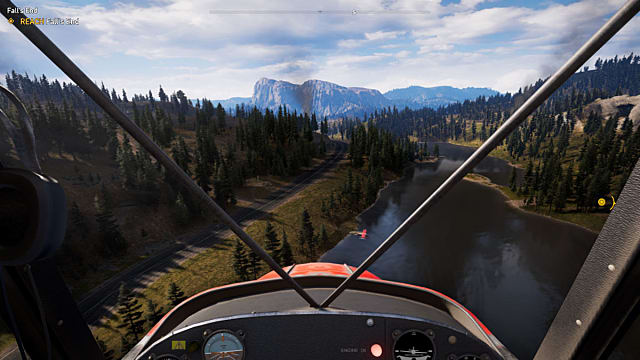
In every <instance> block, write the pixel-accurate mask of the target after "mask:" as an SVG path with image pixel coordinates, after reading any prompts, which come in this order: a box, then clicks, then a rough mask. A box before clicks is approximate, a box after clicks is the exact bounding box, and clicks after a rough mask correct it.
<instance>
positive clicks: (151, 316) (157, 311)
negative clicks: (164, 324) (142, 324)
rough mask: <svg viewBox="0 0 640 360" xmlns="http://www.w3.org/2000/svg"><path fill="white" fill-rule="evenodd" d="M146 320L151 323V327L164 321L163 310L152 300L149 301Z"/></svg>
mask: <svg viewBox="0 0 640 360" xmlns="http://www.w3.org/2000/svg"><path fill="white" fill-rule="evenodd" d="M145 312H146V314H145V315H144V318H145V320H146V321H148V322H149V325H150V326H154V325H155V324H157V323H158V322H159V321H160V320H161V319H162V316H163V315H162V313H163V309H162V307H159V306H158V305H156V304H155V303H154V302H153V301H151V299H147V308H146V311H145Z"/></svg>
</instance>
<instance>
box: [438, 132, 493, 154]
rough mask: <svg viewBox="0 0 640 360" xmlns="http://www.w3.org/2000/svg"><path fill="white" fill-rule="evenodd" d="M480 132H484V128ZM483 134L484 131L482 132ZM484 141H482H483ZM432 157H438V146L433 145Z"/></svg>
mask: <svg viewBox="0 0 640 360" xmlns="http://www.w3.org/2000/svg"><path fill="white" fill-rule="evenodd" d="M482 130H484V127H482ZM483 132H484V131H483ZM483 140H484V139H483ZM433 156H435V157H437V158H438V157H440V146H439V145H438V144H435V145H434V146H433Z"/></svg>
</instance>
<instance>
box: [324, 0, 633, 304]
mask: <svg viewBox="0 0 640 360" xmlns="http://www.w3.org/2000/svg"><path fill="white" fill-rule="evenodd" d="M639 10H640V0H629V1H628V2H627V3H625V4H624V5H623V6H622V7H621V8H620V9H619V10H618V11H617V12H616V14H615V15H614V16H613V17H611V19H609V21H607V22H606V23H605V24H604V25H603V26H602V27H601V28H600V29H599V30H598V31H597V32H596V33H595V34H594V35H593V36H592V37H591V38H590V39H589V40H588V41H587V42H586V43H585V44H584V45H582V47H581V48H580V49H579V50H578V51H577V52H576V53H575V54H574V55H573V56H572V57H571V58H570V59H569V60H568V61H567V62H566V63H565V64H564V65H563V66H562V67H561V68H560V69H558V70H557V71H556V72H555V73H554V74H553V75H552V76H551V77H550V78H549V79H547V81H545V83H544V84H543V85H542V86H541V87H540V88H539V89H538V90H537V91H536V92H535V93H534V94H533V95H532V96H531V97H530V98H529V99H527V101H526V102H525V103H524V104H522V106H520V107H519V108H518V110H516V112H514V113H513V115H511V116H510V117H509V119H508V120H507V121H505V123H504V124H502V126H500V127H499V128H498V130H496V132H495V133H494V134H493V135H491V137H489V139H487V140H486V141H485V142H484V143H483V144H482V145H481V146H480V147H479V148H478V149H476V151H474V152H473V154H471V156H469V158H468V159H467V160H466V161H465V162H464V163H462V164H461V165H460V166H459V167H458V168H457V169H456V170H455V171H454V172H453V174H451V176H449V177H448V178H447V179H446V180H445V181H444V182H443V183H442V184H441V185H440V186H439V187H438V188H437V189H436V190H435V191H434V192H433V193H431V195H430V196H429V197H428V198H427V200H425V201H424V202H423V203H422V204H421V205H420V206H419V207H418V208H417V209H416V210H415V211H414V212H413V213H412V214H411V215H409V217H408V218H407V219H406V220H405V221H404V222H403V223H402V224H400V226H398V227H397V228H396V229H395V230H394V231H393V233H391V235H389V237H387V239H386V240H385V241H383V242H382V244H380V246H378V248H377V249H376V250H375V251H374V252H373V253H371V255H369V257H367V258H366V259H365V260H364V261H363V262H362V264H360V266H358V268H357V269H356V270H355V271H354V272H353V274H351V275H350V276H349V277H348V278H347V279H345V280H344V281H343V282H342V284H340V285H339V286H338V287H337V288H336V289H335V290H334V291H333V292H332V293H331V294H329V296H327V298H326V299H325V300H324V301H323V302H322V303H321V304H320V307H321V308H324V307H328V306H329V305H331V303H332V302H333V301H334V300H335V299H336V298H337V297H338V296H340V294H341V293H342V292H343V291H344V290H345V289H347V288H348V287H349V285H350V284H351V283H352V282H353V281H355V280H356V279H357V278H358V276H360V275H361V274H362V273H363V272H364V271H365V270H367V268H368V267H369V266H371V264H373V263H374V262H375V261H376V260H377V259H378V258H379V257H380V256H382V254H384V253H385V252H386V251H387V250H388V249H389V248H390V247H391V246H392V245H393V244H395V242H396V241H398V240H399V239H400V238H401V237H402V235H404V234H405V233H406V232H407V231H408V230H409V228H411V226H412V225H413V224H415V223H416V222H417V221H418V220H420V219H421V218H422V216H424V215H425V214H426V213H427V212H428V211H429V209H431V208H432V207H433V205H435V204H436V203H438V201H439V200H440V199H441V198H442V197H443V196H444V195H446V194H447V193H448V192H449V191H450V190H451V189H452V188H453V187H454V186H455V185H456V184H457V183H458V182H460V180H462V178H464V176H465V175H467V174H468V173H469V172H470V171H472V170H473V168H474V167H475V166H476V165H478V163H480V161H482V160H483V159H484V158H485V157H487V156H488V155H489V153H490V152H491V151H492V150H493V149H495V148H496V147H498V146H499V145H500V144H501V143H502V142H503V141H504V140H505V139H506V138H507V136H509V134H511V132H512V131H513V130H515V129H516V128H517V127H518V126H519V125H520V124H521V123H522V122H523V121H524V120H525V119H526V118H527V117H528V116H529V115H530V114H531V113H532V112H533V111H534V110H535V109H536V108H537V107H538V106H540V104H542V103H543V102H544V101H545V100H547V98H549V97H550V96H551V94H553V92H554V91H555V90H556V89H558V88H559V87H560V86H561V85H562V84H564V82H565V81H567V80H568V79H569V78H570V77H571V75H573V74H574V73H575V72H576V71H577V70H578V69H579V68H580V67H581V66H582V65H584V63H585V62H587V60H589V58H591V56H593V55H594V54H595V53H596V52H597V51H598V50H599V49H600V48H601V47H602V46H603V45H604V44H606V43H607V41H609V39H611V37H613V35H615V34H616V33H617V32H618V31H619V30H620V29H621V28H622V27H623V26H624V25H625V24H626V23H627V22H629V20H631V19H632V18H633V17H634V16H635V15H636V14H637V13H638V11H639Z"/></svg>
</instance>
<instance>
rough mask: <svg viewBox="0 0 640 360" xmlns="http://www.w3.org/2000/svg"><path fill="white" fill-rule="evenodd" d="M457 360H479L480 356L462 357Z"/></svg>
mask: <svg viewBox="0 0 640 360" xmlns="http://www.w3.org/2000/svg"><path fill="white" fill-rule="evenodd" d="M458 360H481V358H480V356H476V355H462V356H460V357H459V358H458Z"/></svg>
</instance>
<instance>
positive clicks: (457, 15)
mask: <svg viewBox="0 0 640 360" xmlns="http://www.w3.org/2000/svg"><path fill="white" fill-rule="evenodd" d="M5 2H6V3H8V4H9V5H7V6H5V7H6V8H3V9H1V10H2V13H3V15H5V17H6V18H7V20H8V21H5V20H4V19H3V20H2V21H0V33H1V34H2V35H1V36H2V40H0V73H2V74H5V75H4V76H3V77H2V78H1V79H0V86H2V89H3V90H2V94H0V163H1V165H2V167H4V168H25V169H28V170H31V171H35V172H37V173H42V174H46V175H48V176H50V177H51V178H54V179H56V180H57V181H58V182H59V184H60V185H61V186H62V188H63V189H64V192H65V195H66V199H67V209H66V211H67V223H66V234H65V237H64V242H63V243H62V246H61V247H60V248H59V249H58V250H57V252H56V253H55V256H54V259H55V263H56V265H57V267H58V269H59V271H60V272H61V274H62V276H63V278H64V281H65V283H66V285H67V287H68V288H69V290H70V291H71V294H72V296H73V298H74V299H75V301H76V302H77V304H78V307H79V309H80V311H81V312H82V314H83V316H84V318H85V320H86V322H87V323H88V325H89V326H90V328H91V331H92V333H93V335H94V337H95V339H97V341H98V344H99V345H100V347H101V349H102V351H103V353H104V354H105V358H112V359H115V358H118V359H119V358H121V357H122V356H124V355H125V354H126V353H127V352H128V351H129V350H131V349H132V348H133V347H134V346H135V345H136V344H137V343H138V341H140V340H141V339H142V337H143V336H144V335H145V334H147V332H148V331H149V330H150V329H151V328H152V327H153V326H154V325H155V324H156V323H158V321H159V320H160V319H161V318H162V317H163V316H164V315H165V314H166V313H167V312H169V311H170V310H171V309H172V308H174V307H175V306H176V305H178V304H180V303H181V302H183V301H184V300H185V299H187V298H189V297H190V296H193V295H195V294H198V293H200V292H202V291H204V290H207V289H210V288H215V287H220V286H224V285H228V284H232V283H238V282H242V281H251V280H256V279H259V278H260V277H262V276H263V275H265V274H267V273H269V272H270V271H272V270H274V269H275V271H277V272H278V275H279V276H281V277H282V278H284V279H287V280H290V281H291V282H290V286H291V287H292V288H293V289H296V291H298V293H299V294H300V295H301V296H303V297H304V298H305V299H306V302H307V303H308V304H309V305H310V306H311V307H325V306H329V305H330V304H331V302H332V300H333V299H335V298H331V295H329V294H327V295H328V296H329V297H328V298H326V297H325V302H322V301H317V302H316V300H314V299H313V298H311V297H310V296H309V295H308V294H307V293H306V292H305V290H304V289H302V287H300V286H299V285H298V283H297V282H296V280H295V279H294V278H293V277H289V273H288V271H292V270H293V267H292V268H290V269H289V270H288V271H285V270H282V268H283V267H286V266H291V265H294V264H303V263H313V262H326V263H335V264H340V265H342V264H346V265H347V266H346V268H347V269H348V271H349V272H350V273H353V271H358V270H360V269H358V270H356V269H357V268H358V266H360V265H361V264H362V263H363V262H365V263H366V261H369V260H371V261H370V263H368V264H367V268H366V269H365V268H363V269H362V271H364V270H368V271H370V272H371V273H372V274H375V276H377V277H379V278H381V279H384V280H388V281H393V282H399V283H406V284H411V285H418V286H422V287H427V288H430V289H433V290H435V291H437V292H439V293H442V294H444V295H446V296H448V297H450V298H452V299H454V300H455V301H457V302H458V303H460V304H462V305H463V306H464V307H466V308H467V309H469V310H470V311H472V312H473V314H475V316H477V318H478V319H480V320H481V321H482V323H484V324H485V325H486V326H487V327H488V328H489V329H491V333H492V334H493V335H494V336H495V337H496V338H497V339H499V340H500V342H501V343H502V344H504V346H505V347H506V348H508V349H509V351H510V352H511V353H513V354H514V355H515V356H516V357H518V358H521V359H531V358H533V357H534V355H535V354H536V351H537V350H538V347H539V346H540V344H541V342H542V340H543V338H544V336H545V334H546V333H547V330H548V329H549V327H550V325H551V323H552V321H553V320H554V318H555V316H556V313H557V312H558V310H559V308H560V306H561V305H562V303H563V301H564V299H565V296H566V295H567V293H568V292H569V289H570V287H571V285H572V283H573V281H574V279H575V278H576V275H577V274H578V272H579V271H580V269H581V267H582V265H583V263H584V261H585V259H586V258H587V255H588V254H589V251H590V250H591V247H592V245H593V244H594V241H595V240H596V238H597V237H598V234H599V233H600V231H601V230H602V228H603V226H604V224H605V222H606V221H607V218H608V216H609V214H610V213H611V212H612V211H613V210H614V209H615V207H616V205H617V204H618V202H619V199H620V196H621V193H622V192H623V189H624V186H625V184H626V183H627V180H628V178H629V177H630V176H631V174H632V172H633V170H634V168H635V166H636V164H637V163H638V160H639V159H640V56H638V55H636V53H640V49H639V46H640V42H639V41H638V39H639V38H638V37H637V36H634V34H637V29H638V26H640V22H639V21H640V20H638V18H634V19H631V20H630V21H629V23H628V25H627V26H626V27H624V28H623V29H622V30H621V31H620V32H619V33H618V34H617V35H615V36H613V38H612V39H611V40H610V41H609V42H608V43H607V44H606V45H604V47H602V48H600V49H599V50H598V51H597V52H596V53H595V55H593V56H588V57H587V58H585V59H581V60H586V63H585V64H584V65H580V67H579V69H573V71H572V72H570V73H569V74H568V75H567V78H568V79H567V80H566V82H564V83H562V82H561V81H559V83H558V86H559V87H558V88H557V90H555V88H554V89H552V90H550V91H552V94H551V92H549V94H548V95H549V96H548V98H546V97H545V98H546V99H541V100H540V103H539V106H538V104H535V105H532V107H531V110H532V113H531V114H525V116H522V117H521V119H519V121H518V122H517V123H516V122H510V121H511V119H515V118H517V117H518V116H519V113H518V111H520V110H518V109H521V106H522V105H523V104H525V107H526V104H528V101H530V99H532V97H535V96H536V95H534V94H539V93H540V92H544V91H545V89H546V88H545V87H546V86H548V85H549V84H550V83H551V82H552V81H554V80H555V78H554V77H552V75H553V74H554V73H555V72H556V70H558V69H559V68H561V66H562V65H563V64H565V62H566V61H567V60H569V59H570V58H571V56H572V55H573V54H574V52H576V51H578V49H579V48H580V47H581V46H582V45H583V43H585V42H586V41H587V40H588V39H589V37H590V36H592V35H593V34H594V33H595V32H596V31H597V30H598V29H599V28H600V27H601V26H603V24H605V22H606V20H607V19H609V18H610V17H612V16H613V15H614V14H615V13H616V11H617V10H618V9H619V8H620V6H622V2H620V1H609V2H601V1H591V0H577V1H574V0H571V1H548V2H536V1H466V0H462V1H445V0H443V1H430V2H412V1H358V0H354V1H330V2H328V3H322V4H320V3H318V4H311V3H308V2H293V3H291V2H279V1H276V2H269V3H264V2H261V1H240V2H233V3H230V2H222V1H217V2H202V3H198V2H196V3H191V2H185V1H181V0H172V1H161V2H158V1H142V2H131V3H122V2H111V1H100V0H96V1H95V2H86V3H85V2H78V1H71V0H61V1H58V2H56V3H55V4H48V3H46V2H40V1H35V2H31V3H27V2H24V1H20V3H19V4H15V5H14V4H11V3H10V2H8V1H5ZM5 2H2V1H0V4H3V6H4V4H5ZM25 18H26V20H25ZM15 22H23V23H21V26H25V27H35V28H37V29H38V30H40V31H41V32H42V33H44V34H45V35H46V36H47V37H49V38H50V39H51V40H52V41H53V42H54V43H55V44H56V45H57V46H58V47H59V49H60V50H62V51H63V52H64V53H65V54H66V56H68V58H69V59H70V60H71V61H73V62H75V64H76V65H78V67H79V68H80V69H81V70H82V71H84V74H86V75H87V76H88V79H90V80H91V82H92V83H93V84H95V85H97V88H96V89H97V90H99V92H98V93H96V94H93V93H90V92H87V91H86V88H85V85H83V84H79V83H77V82H76V81H74V80H72V77H73V76H71V75H69V73H68V72H67V73H65V72H66V71H65V70H60V69H59V68H58V67H57V66H56V65H54V63H52V62H51V60H50V59H49V58H51V56H50V55H49V54H47V56H49V58H47V56H44V55H43V54H42V53H41V52H40V50H39V49H38V48H36V47H34V45H33V44H32V43H31V42H30V41H29V40H27V38H26V37H25V36H24V35H23V34H21V33H20V31H18V30H16V27H15ZM30 40H31V39H30ZM50 50H51V49H50ZM43 51H44V50H43ZM51 51H53V50H51ZM52 60H54V62H56V64H57V65H58V66H60V64H61V63H64V61H63V60H60V61H59V62H58V61H56V60H55V59H52ZM576 61H577V60H576ZM582 62H583V61H581V62H580V64H582ZM576 64H577V62H576ZM569 75H570V77H569ZM80 85H82V87H81V86H80ZM87 86H88V85H87ZM83 88H84V90H83ZM553 90H555V91H553ZM96 96H100V97H102V98H103V99H105V100H104V101H105V103H107V102H108V103H110V104H111V105H110V106H113V107H114V108H113V109H114V110H113V111H117V112H119V113H121V114H123V116H124V118H128V119H130V121H131V127H130V128H123V127H122V126H121V124H122V121H121V120H120V119H119V118H117V117H116V116H114V115H113V113H112V112H110V110H108V109H107V108H106V107H105V105H104V104H103V103H99V102H96V101H95V98H96ZM505 124H506V126H507V127H508V126H509V124H511V128H510V129H508V130H505V127H503V125H505ZM131 129H138V130H140V131H141V132H140V134H141V135H140V136H141V137H144V139H146V140H144V139H143V140H140V139H141V138H138V140H136V137H137V136H135V135H133V136H132V133H131ZM502 133H504V135H505V136H504V138H503V139H498V135H500V134H502ZM496 134H497V135H496ZM32 139H35V140H32ZM491 139H494V140H495V144H494V146H495V148H491V149H489V148H488V150H487V152H488V151H490V153H488V156H487V157H486V158H484V159H482V158H481V157H479V155H477V153H476V154H475V155H474V152H475V151H476V150H477V149H478V148H480V147H481V146H483V147H486V146H487V143H490V142H491ZM496 139H497V140H496ZM145 141H148V142H145ZM151 143H155V145H154V146H156V148H157V150H158V153H161V151H163V152H164V153H165V154H167V155H164V156H165V157H166V159H165V158H162V157H159V156H156V155H157V153H153V152H152V153H151V154H150V153H149V152H148V151H147V149H149V147H150V146H151V145H149V144H151ZM483 143H484V144H485V145H483ZM484 155H486V154H484ZM484 155H482V156H484ZM167 156H168V157H167ZM469 159H471V160H469ZM474 159H477V160H478V162H475V163H473V164H472V165H470V168H469V170H471V171H470V172H469V173H468V174H466V175H465V174H463V173H461V175H460V178H459V179H457V180H456V181H455V182H452V183H450V184H449V183H448V181H450V180H451V178H452V177H454V176H455V174H457V171H459V167H460V166H465V164H468V163H469V161H473V160H474ZM480 160H481V161H480ZM169 162H171V163H172V164H174V165H172V166H174V168H171V167H168V166H167V164H168V163H169ZM177 173H181V174H183V175H182V176H183V177H180V176H176V175H175V174H177ZM452 174H454V176H452ZM191 180H193V182H195V184H197V186H195V185H194V186H195V187H196V188H197V190H196V189H191V188H189V185H188V182H189V181H191ZM443 184H445V185H443ZM447 184H449V185H447ZM454 185H455V186H454ZM443 186H444V187H445V188H444V190H443ZM434 191H435V194H436V195H432V194H433V193H434ZM2 192H5V193H6V194H5V195H6V196H3V197H1V198H2V199H3V200H6V201H7V203H6V204H9V201H12V202H15V204H16V205H15V207H13V206H11V207H9V206H5V208H6V209H5V208H2V209H0V211H3V212H4V213H2V214H4V215H6V216H4V217H1V216H0V218H2V219H3V222H2V223H1V226H0V228H1V229H3V230H2V231H3V232H4V231H7V232H6V233H4V234H9V231H15V232H16V233H17V232H20V231H21V230H20V229H18V225H16V224H17V223H14V222H13V220H5V219H12V218H11V217H10V216H9V215H11V214H12V212H13V211H14V210H17V211H20V209H19V208H18V207H19V205H18V203H19V199H18V196H17V195H15V194H13V195H11V194H9V192H10V190H7V189H3V188H0V193H2ZM200 194H202V195H200ZM430 196H433V199H431V198H429V197H430ZM427 199H429V200H428V201H427ZM431 200H433V201H431ZM425 201H426V202H425ZM430 201H431V202H430ZM425 204H428V206H427V208H425V210H424V216H419V217H416V218H415V219H414V218H412V216H413V215H412V214H414V212H415V211H416V209H419V210H418V211H421V210H420V209H422V208H423V206H424V205H425ZM7 209H8V210H7ZM427 210H428V212H427ZM25 211H26V210H25ZM227 214H228V215H227ZM14 215H15V214H14ZM414 215H415V214H414ZM421 215H422V214H421ZM15 218H17V217H15ZM407 218H409V219H410V220H407ZM406 221H408V223H407V225H406V229H405V228H403V226H405V225H403V223H405V222H406ZM399 227H400V229H401V230H402V232H401V233H398V234H396V232H397V231H398V229H399ZM14 237H16V238H17V237H18V235H15V236H14ZM247 239H248V240H247ZM389 239H392V241H391V242H389V243H387V240H389ZM249 240H251V241H253V242H254V243H253V244H255V247H254V246H253V245H252V243H251V242H249ZM387 244H388V246H386V245H387ZM391 245H393V246H391ZM3 246H4V245H3ZM376 249H378V250H376ZM372 253H373V254H374V257H375V258H374V259H371V258H370V257H371V256H372ZM368 259H369V260H368ZM369 265H370V266H369ZM612 271H613V270H612ZM365 274H367V273H365ZM357 275H359V274H358V273H356V276H357ZM343 285H344V286H345V287H346V286H348V285H347V284H345V283H343ZM339 292H340V290H338V291H337V292H336V293H335V296H336V297H337V296H339ZM636 325H637V321H636ZM635 328H637V326H636V327H635ZM636 333H637V329H636ZM420 334H422V333H419V334H418V335H416V336H425V335H420ZM236 335H237V334H236ZM236 335H233V334H231V335H228V338H229V336H234V337H235V336H236ZM216 336H220V337H221V341H224V336H225V335H224V333H221V334H218V335H216ZM216 341H217V338H216ZM238 341H240V340H238ZM626 344H627V345H624V346H621V347H620V348H619V349H618V350H616V352H614V354H613V355H612V356H611V357H610V358H611V359H631V358H633V356H635V355H636V354H638V352H637V349H634V348H633V345H629V343H628V342H627V343H626ZM187 345H188V344H181V343H177V344H176V346H179V347H180V346H185V347H187ZM625 346H626V347H625ZM214 348H215V349H216V350H215V351H218V350H219V349H218V343H216V344H215V346H213V345H212V347H211V349H214ZM211 349H209V350H207V351H210V353H205V354H209V355H210V356H212V357H210V358H212V359H213V358H217V357H213V356H214V355H212V354H214V353H215V351H214V350H211ZM407 349H409V350H406V351H405V352H403V353H402V354H399V355H397V357H396V358H397V359H423V358H424V359H431V356H432V353H433V350H429V351H431V352H428V351H426V350H421V349H419V348H415V347H414V348H410V347H407ZM185 350H187V349H185ZM234 351H236V350H234ZM381 351H382V350H381ZM0 354H1V355H0V359H12V358H16V359H17V358H19V357H17V356H19V352H18V351H17V348H16V343H15V339H14V336H13V335H12V333H11V331H10V325H7V324H5V323H1V324H0ZM438 356H441V355H438ZM616 356H617V357H616ZM438 358H440V357H438ZM470 359H471V357H470Z"/></svg>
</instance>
